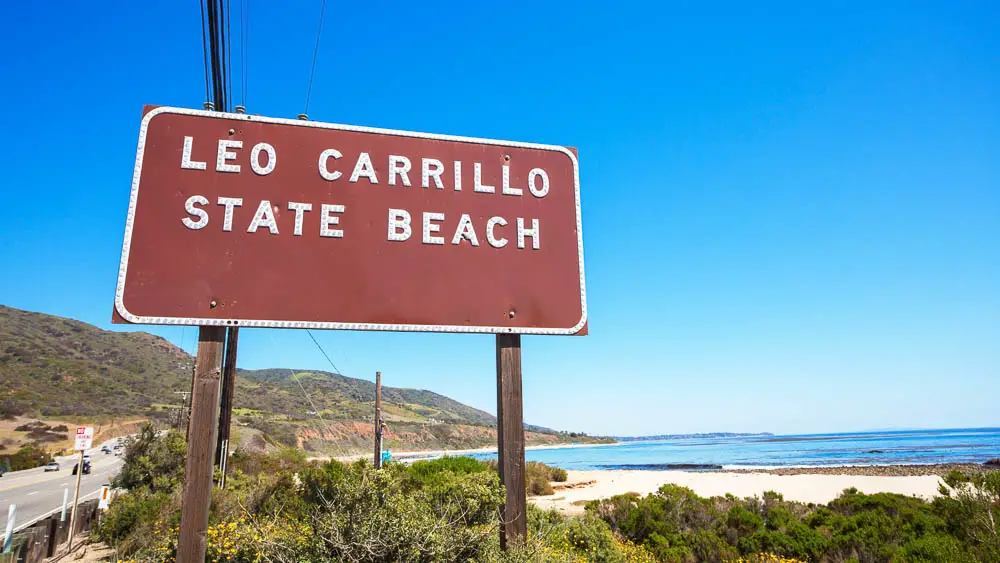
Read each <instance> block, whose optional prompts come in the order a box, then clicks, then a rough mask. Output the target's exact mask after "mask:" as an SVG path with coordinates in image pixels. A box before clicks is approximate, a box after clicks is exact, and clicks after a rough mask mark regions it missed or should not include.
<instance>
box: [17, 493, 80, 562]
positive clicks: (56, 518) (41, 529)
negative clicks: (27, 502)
mask: <svg viewBox="0 0 1000 563" xmlns="http://www.w3.org/2000/svg"><path fill="white" fill-rule="evenodd" d="M97 505H98V501H97V500H88V501H85V502H81V503H80V504H79V505H78V507H77V511H76V522H75V523H74V527H75V530H74V532H73V535H74V536H78V535H79V534H80V533H82V532H87V531H90V530H91V529H92V528H93V527H94V525H96V524H97V516H98V512H99V511H98V508H97ZM60 516H61V515H60V514H58V513H56V514H52V515H50V516H48V517H46V518H43V519H41V520H38V521H36V522H35V523H33V524H31V525H30V526H27V527H25V528H21V529H20V530H18V531H17V532H14V535H13V541H12V542H11V550H10V552H8V553H0V563H41V562H42V561H45V560H46V559H47V558H49V557H54V556H55V555H56V554H57V553H59V548H60V547H61V546H63V545H64V544H65V543H66V540H67V539H69V525H70V523H69V519H67V520H66V521H61V520H60ZM73 543H74V544H75V543H76V542H75V541H74V542H73Z"/></svg>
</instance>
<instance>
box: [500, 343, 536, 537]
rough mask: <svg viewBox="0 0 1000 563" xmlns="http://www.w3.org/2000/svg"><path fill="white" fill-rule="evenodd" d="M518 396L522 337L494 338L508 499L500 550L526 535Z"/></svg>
mask: <svg viewBox="0 0 1000 563" xmlns="http://www.w3.org/2000/svg"><path fill="white" fill-rule="evenodd" d="M522 410H523V405H522V396H521V335H520V334H498V335H497V454H498V455H497V457H498V460H497V466H498V467H499V469H500V482H501V483H503V486H504V488H505V489H506V490H507V498H506V501H505V502H504V504H503V508H502V509H501V511H500V516H501V522H500V547H501V548H502V549H507V547H508V546H509V545H510V546H513V545H517V544H519V543H521V542H523V541H524V538H525V536H526V535H527V533H528V519H527V510H528V499H527V491H526V489H525V484H524V417H523V414H522Z"/></svg>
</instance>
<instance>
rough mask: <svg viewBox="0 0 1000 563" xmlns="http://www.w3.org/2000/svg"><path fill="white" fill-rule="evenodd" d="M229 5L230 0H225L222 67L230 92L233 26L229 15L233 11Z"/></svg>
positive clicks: (231, 82) (231, 86)
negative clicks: (224, 36)
mask: <svg viewBox="0 0 1000 563" xmlns="http://www.w3.org/2000/svg"><path fill="white" fill-rule="evenodd" d="M231 7H232V6H231V4H230V0H226V15H225V16H224V21H225V25H226V43H225V45H226V55H225V57H226V59H225V67H223V68H225V69H227V70H226V71H224V72H225V73H226V75H225V76H226V81H227V83H228V87H227V89H226V91H227V92H230V93H232V91H233V71H232V68H233V34H232V31H233V28H232V26H231V25H230V21H231V20H232V17H231V16H232V13H233V12H232V10H231V9H230V8H231Z"/></svg>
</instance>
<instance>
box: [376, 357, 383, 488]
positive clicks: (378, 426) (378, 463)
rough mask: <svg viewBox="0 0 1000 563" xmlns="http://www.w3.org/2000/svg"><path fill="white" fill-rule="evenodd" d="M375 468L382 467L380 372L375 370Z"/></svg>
mask: <svg viewBox="0 0 1000 563" xmlns="http://www.w3.org/2000/svg"><path fill="white" fill-rule="evenodd" d="M375 469H382V372H380V371H376V372H375Z"/></svg>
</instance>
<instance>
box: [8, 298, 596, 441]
mask: <svg viewBox="0 0 1000 563" xmlns="http://www.w3.org/2000/svg"><path fill="white" fill-rule="evenodd" d="M193 362H194V359H193V358H192V357H191V355H189V354H187V353H186V352H184V351H183V350H182V349H180V348H178V347H177V346H174V345H173V344H171V343H170V342H169V341H167V340H165V339H163V338H161V337H158V336H154V335H151V334H149V333H145V332H139V331H136V332H112V331H106V330H102V329H99V328H97V327H95V326H93V325H89V324H87V323H83V322H80V321H76V320H72V319H65V318H61V317H55V316H52V315H46V314H42V313H33V312H29V311H22V310H19V309H14V308H11V307H5V306H2V305H0V382H2V386H0V414H5V413H6V414H16V415H22V414H23V415H24V416H25V417H30V418H35V419H48V420H56V419H60V420H79V421H86V420H97V419H101V420H108V419H109V418H118V419H121V418H124V417H145V418H150V419H154V420H160V421H161V422H163V423H170V424H174V421H176V420H178V419H179V415H181V408H182V407H183V405H184V403H183V402H182V399H181V396H180V395H178V394H177V392H178V391H181V392H184V391H188V390H190V388H191V369H192V365H193ZM382 399H383V405H384V418H385V420H386V423H387V424H388V426H389V432H388V438H387V440H388V443H390V444H392V445H393V447H397V448H402V449H423V448H428V449H434V448H464V447H480V446H484V445H489V444H491V443H495V436H496V434H495V429H494V428H492V426H495V424H496V419H495V417H494V416H493V415H491V414H489V413H487V412H484V411H481V410H478V409H475V408H472V407H470V406H468V405H464V404H462V403H459V402H458V401H455V400H453V399H450V398H448V397H445V396H443V395H439V394H437V393H434V392H432V391H426V390H422V389H399V388H395V387H388V386H384V387H383V388H382ZM374 400H375V384H374V383H372V382H371V381H365V380H362V379H354V378H351V377H346V376H343V375H340V374H335V373H329V372H324V371H315V370H311V371H310V370H292V369H285V368H281V369H263V370H239V371H238V373H237V385H236V394H235V397H234V407H235V410H234V425H235V426H236V427H237V428H236V429H235V430H234V433H235V434H236V435H238V436H242V437H243V438H244V439H248V438H254V437H257V436H261V437H263V438H264V442H265V443H271V444H286V445H296V446H299V447H304V448H307V449H310V450H313V451H316V452H321V453H333V454H343V453H345V452H346V451H355V450H358V451H364V450H365V449H366V448H367V447H368V446H367V445H366V444H368V443H370V442H369V440H368V438H367V435H368V434H370V433H371V431H372V426H371V418H372V412H373V402H374ZM529 429H530V430H532V431H533V432H531V433H529V436H528V438H529V442H532V441H533V442H534V443H557V442H568V441H570V440H572V441H590V440H591V439H589V438H587V437H581V436H579V435H574V436H573V437H572V438H571V437H570V436H569V435H567V434H565V433H558V432H554V431H551V430H547V429H539V428H536V427H529ZM259 442H260V439H257V443H258V445H259Z"/></svg>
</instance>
